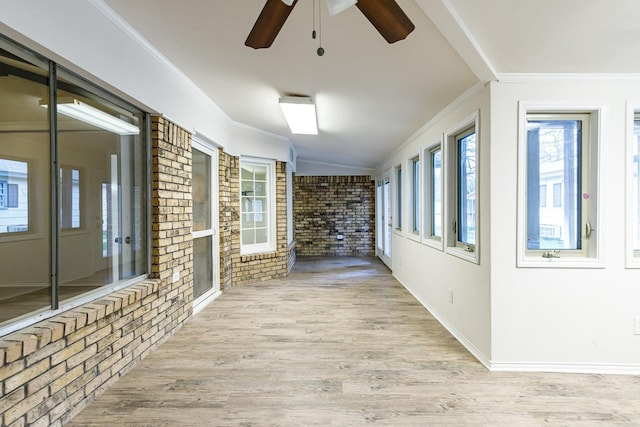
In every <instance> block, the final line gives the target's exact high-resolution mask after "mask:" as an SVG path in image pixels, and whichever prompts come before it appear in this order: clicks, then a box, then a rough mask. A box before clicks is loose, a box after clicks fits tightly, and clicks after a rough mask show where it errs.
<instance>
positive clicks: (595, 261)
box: [516, 101, 605, 268]
mask: <svg viewBox="0 0 640 427" xmlns="http://www.w3.org/2000/svg"><path fill="white" fill-rule="evenodd" d="M604 115H605V109H604V107H603V106H601V105H588V104H587V105H575V104H563V103H557V104H549V103H540V102H526V101H521V102H520V103H519V106H518V117H519V118H518V124H519V131H518V198H517V199H518V210H517V212H518V215H517V233H518V234H517V262H516V265H517V267H519V268H603V267H604V259H603V258H604V256H603V252H602V248H603V247H604V241H603V235H604V233H603V230H602V224H603V223H604V222H603V220H602V212H601V208H600V207H601V205H602V203H603V202H602V194H601V192H600V177H601V176H602V164H603V161H602V153H603V152H604V151H603V150H604V148H603V138H602V135H603V132H604V131H603V123H604ZM530 117H535V118H540V119H558V120H562V119H574V118H576V117H577V118H580V117H583V118H584V117H587V118H588V123H587V124H586V125H585V124H583V127H582V148H581V151H582V159H581V169H582V176H581V177H580V182H581V188H580V193H581V194H582V195H585V194H588V195H589V197H588V198H585V197H581V198H580V200H581V201H582V203H581V219H580V227H579V229H580V236H581V237H580V238H581V248H580V249H561V250H558V251H556V250H549V249H539V250H538V249H528V247H527V246H528V245H527V230H528V229H527V122H528V120H529V118H530ZM563 187H564V186H563ZM564 191H565V189H564V188H562V192H564ZM587 199H588V200H587ZM551 202H552V203H551V205H552V206H553V205H554V203H553V200H552V201H551ZM587 222H588V223H589V225H590V229H591V237H589V238H586V236H585V234H586V223H587Z"/></svg>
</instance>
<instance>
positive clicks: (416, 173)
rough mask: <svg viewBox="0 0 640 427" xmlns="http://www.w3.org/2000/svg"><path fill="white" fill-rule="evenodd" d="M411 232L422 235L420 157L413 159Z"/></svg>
mask: <svg viewBox="0 0 640 427" xmlns="http://www.w3.org/2000/svg"><path fill="white" fill-rule="evenodd" d="M411 233H412V234H414V235H420V158H419V157H414V158H413V159H411Z"/></svg>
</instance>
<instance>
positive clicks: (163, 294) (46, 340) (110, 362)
mask: <svg viewBox="0 0 640 427" xmlns="http://www.w3.org/2000/svg"><path fill="white" fill-rule="evenodd" d="M151 140H152V147H151V151H152V160H151V168H152V170H151V175H152V183H151V190H152V194H151V197H152V212H151V221H152V224H151V228H152V235H151V236H150V237H151V241H152V249H151V252H152V253H151V258H152V262H151V271H150V273H149V279H148V280H145V281H143V282H141V283H137V284H135V285H132V286H129V287H127V288H125V289H122V290H119V291H116V292H114V293H111V294H109V295H108V296H105V297H103V298H99V299H98V300H96V301H92V302H91V303H88V304H84V305H82V306H80V307H78V308H75V309H72V310H70V311H67V312H65V313H62V314H60V315H57V316H54V317H51V318H49V319H47V320H45V321H42V322H40V323H37V324H35V325H32V326H30V327H27V328H25V329H22V330H20V331H18V332H16V333H13V334H10V335H7V336H5V337H2V338H0V426H3V427H4V426H11V427H17V426H23V425H34V426H49V425H52V426H60V425H62V424H63V423H64V422H66V421H68V420H69V419H71V417H73V415H75V414H76V413H77V412H79V411H80V410H81V409H82V408H84V407H85V406H86V405H87V404H88V403H89V402H90V401H91V400H93V399H94V398H95V397H96V396H98V395H99V394H100V393H102V392H103V391H104V390H105V389H106V388H108V387H109V386H110V385H111V384H112V383H113V382H115V381H117V380H118V378H120V377H121V376H123V375H125V374H126V373H127V372H129V370H131V369H132V368H133V367H134V366H135V365H136V364H137V363H139V362H140V360H142V359H143V358H144V357H145V356H146V355H147V354H149V352H150V351H152V350H153V349H154V348H156V347H157V346H158V345H159V344H160V343H162V342H163V341H164V340H165V339H167V338H168V337H169V336H170V335H171V334H173V333H174V332H175V331H176V330H177V329H178V328H179V327H180V326H182V324H183V323H184V322H186V321H187V320H188V319H189V318H190V317H191V315H192V303H193V241H192V238H191V227H192V219H193V216H192V199H191V134H190V133H189V132H187V131H185V130H183V129H181V128H179V127H178V126H175V125H174V124H172V123H171V122H169V121H167V120H165V119H164V118H162V117H154V118H153V120H152V135H151ZM219 159H220V160H219V165H220V166H219V179H220V181H219V183H220V185H219V197H220V281H221V289H222V290H228V289H229V288H230V287H231V286H233V285H241V284H244V283H249V282H254V281H261V280H266V279H272V278H277V277H283V276H285V275H286V274H287V273H288V272H289V270H290V269H291V267H292V266H293V262H294V261H295V255H296V246H295V243H294V244H291V245H289V244H287V216H286V213H287V211H286V164H285V163H282V162H276V211H277V221H276V222H277V246H276V251H275V252H273V253H268V254H259V255H252V256H241V255H240V188H239V173H240V162H239V158H238V157H235V156H231V155H229V154H227V153H224V152H223V151H222V150H220V157H219ZM174 276H175V278H177V280H175V281H174Z"/></svg>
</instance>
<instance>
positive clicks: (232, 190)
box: [218, 148, 240, 291]
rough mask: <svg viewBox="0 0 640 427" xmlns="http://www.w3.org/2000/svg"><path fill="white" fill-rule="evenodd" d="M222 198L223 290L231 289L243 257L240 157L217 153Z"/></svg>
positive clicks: (221, 287)
mask: <svg viewBox="0 0 640 427" xmlns="http://www.w3.org/2000/svg"><path fill="white" fill-rule="evenodd" d="M218 154H219V156H218V165H219V175H218V176H219V184H218V194H219V196H218V197H219V199H220V225H219V228H220V233H219V234H220V289H222V290H223V291H226V290H229V289H230V288H231V286H232V280H233V264H234V261H233V260H234V256H235V257H237V256H239V254H240V178H239V177H240V158H239V157H235V156H231V155H230V154H227V153H225V152H224V151H222V148H221V149H220V150H219V152H218Z"/></svg>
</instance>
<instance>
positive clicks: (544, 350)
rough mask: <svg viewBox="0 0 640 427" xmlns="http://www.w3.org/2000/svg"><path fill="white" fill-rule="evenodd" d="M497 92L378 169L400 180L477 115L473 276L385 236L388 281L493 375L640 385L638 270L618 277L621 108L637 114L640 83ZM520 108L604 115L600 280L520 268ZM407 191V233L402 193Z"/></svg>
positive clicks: (468, 103)
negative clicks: (639, 376)
mask: <svg viewBox="0 0 640 427" xmlns="http://www.w3.org/2000/svg"><path fill="white" fill-rule="evenodd" d="M501 80H502V82H500V83H499V82H493V83H491V84H490V86H488V87H487V88H485V89H482V90H480V91H479V92H478V93H473V92H471V93H468V94H467V95H465V96H463V97H462V98H461V100H459V101H457V102H456V103H454V104H453V105H452V106H451V107H450V108H448V109H447V110H445V111H443V112H442V113H441V114H440V115H439V116H438V117H436V118H435V119H434V120H432V121H431V122H429V123H427V124H426V125H425V126H424V127H423V129H422V130H421V131H420V132H418V134H416V135H414V137H412V139H410V140H409V141H407V142H405V144H403V146H402V147H401V148H400V149H399V150H397V152H396V153H395V154H394V155H393V156H392V157H391V158H390V159H388V160H387V161H386V162H384V163H383V164H381V165H379V167H378V168H377V169H376V176H377V177H380V176H381V174H382V173H383V172H384V171H385V170H388V169H389V168H393V167H395V166H396V165H399V164H402V165H403V167H404V168H405V169H404V170H405V174H404V175H405V180H406V179H407V177H408V173H406V171H407V169H406V168H407V162H408V161H409V159H411V158H412V157H413V156H415V154H416V153H418V152H422V151H423V149H424V148H425V147H429V146H430V145H432V144H433V143H434V142H436V141H438V140H439V139H440V138H441V137H442V133H443V132H445V131H448V130H449V129H450V128H451V126H454V125H455V123H457V122H458V121H460V120H462V119H463V118H464V117H466V116H468V115H469V114H471V113H473V112H474V111H476V110H479V112H480V118H481V124H480V143H479V150H480V158H481V160H480V178H479V180H480V191H481V193H480V196H479V197H480V199H479V203H480V204H479V210H480V215H481V220H480V223H481V224H480V233H481V234H480V245H479V249H480V251H481V256H480V265H475V264H473V263H470V262H468V261H464V260H461V259H458V258H456V257H454V256H452V255H450V254H448V253H446V251H444V252H443V251H440V250H438V249H437V248H432V247H430V246H427V245H425V244H423V243H421V242H420V241H417V240H415V239H412V238H411V236H407V232H406V230H404V231H402V232H398V231H394V234H393V245H392V267H393V273H394V275H395V276H396V277H397V278H398V280H400V281H401V282H402V283H403V284H404V285H405V286H406V287H407V288H408V289H409V290H410V291H411V292H412V293H413V294H414V295H415V296H416V297H417V298H418V299H419V300H420V301H421V302H422V304H423V305H425V307H427V309H429V311H431V312H432V313H433V314H434V315H435V316H436V317H437V318H438V319H439V320H440V321H441V322H442V323H443V325H444V326H445V327H447V328H448V329H449V330H450V331H451V332H452V333H453V334H454V335H455V336H456V337H457V338H458V339H459V340H460V341H461V342H462V343H463V344H464V345H465V346H467V348H469V349H470V350H471V351H472V353H473V354H474V355H475V356H476V357H478V359H479V360H480V361H481V362H483V363H485V364H486V365H487V366H488V367H489V368H491V369H493V370H541V371H560V372H562V371H572V372H581V371H582V372H604V373H638V372H640V335H634V318H636V317H640V269H638V268H627V267H626V265H627V264H626V259H627V255H628V254H627V246H626V244H625V237H626V236H627V234H628V233H630V232H631V230H627V225H626V224H627V223H626V208H625V206H626V205H627V200H626V194H627V193H626V185H627V183H626V179H627V175H626V172H625V166H626V160H627V159H626V157H625V156H626V155H627V148H626V145H627V135H628V133H629V126H632V121H631V120H629V119H630V114H629V112H628V108H629V107H628V106H629V105H635V106H636V109H640V79H633V78H631V77H626V78H625V77H623V76H620V77H617V78H614V77H603V76H601V77H594V78H590V79H589V78H584V77H583V78H578V77H575V76H574V77H566V76H565V77H562V78H560V77H558V78H555V79H552V78H551V77H547V78H541V77H538V78H535V79H534V78H533V77H522V76H521V77H517V76H505V77H504V78H502V79H501ZM521 101H522V102H540V103H548V104H573V105H585V106H594V105H597V106H600V107H602V111H603V121H602V128H603V129H602V140H601V141H600V144H601V153H602V154H601V160H600V193H599V199H600V204H601V209H600V213H599V215H600V227H599V230H598V231H597V233H599V239H600V245H602V267H603V268H518V267H517V266H516V255H517V244H516V242H517V233H518V230H517V203H518V192H517V189H518V183H517V179H518V126H519V124H518V120H519V119H518V104H519V102H521ZM423 163H424V159H423ZM392 179H393V177H392ZM392 187H393V188H394V189H395V187H396V184H395V183H392ZM403 190H404V191H403V192H404V200H405V204H404V221H403V222H404V224H405V229H406V225H407V224H409V215H408V212H407V211H408V206H409V204H408V200H409V197H410V193H409V191H410V190H409V185H408V182H407V181H405V182H404V184H403ZM445 192H446V189H445ZM446 226H447V224H446V223H445V227H446ZM422 228H423V229H424V227H422ZM635 265H637V264H635ZM449 289H452V290H453V292H454V301H453V304H451V303H449V302H448V292H449Z"/></svg>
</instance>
